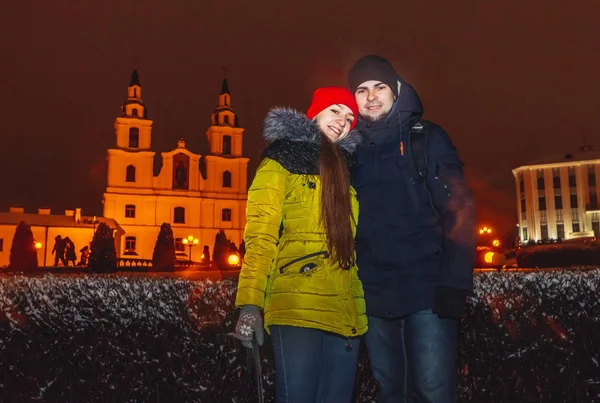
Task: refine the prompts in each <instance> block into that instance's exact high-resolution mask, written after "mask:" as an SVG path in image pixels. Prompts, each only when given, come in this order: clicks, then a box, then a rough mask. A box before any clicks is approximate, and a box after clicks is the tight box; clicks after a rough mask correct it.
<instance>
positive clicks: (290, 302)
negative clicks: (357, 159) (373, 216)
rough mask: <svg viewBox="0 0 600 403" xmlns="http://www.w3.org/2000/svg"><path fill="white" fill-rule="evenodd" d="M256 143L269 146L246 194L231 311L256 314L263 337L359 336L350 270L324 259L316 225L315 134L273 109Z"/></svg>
mask: <svg viewBox="0 0 600 403" xmlns="http://www.w3.org/2000/svg"><path fill="white" fill-rule="evenodd" d="M264 136H265V138H266V139H267V140H268V141H270V142H271V144H270V146H269V147H268V148H267V150H266V151H265V153H264V154H263V155H264V156H265V158H264V159H263V161H262V162H261V164H260V166H259V167H258V170H257V172H256V175H255V177H254V181H253V182H252V185H251V186H250V189H249V191H248V204H247V207H246V230H245V234H244V240H245V243H246V255H245V257H244V264H243V266H242V270H241V272H240V277H239V283H238V292H237V298H236V305H237V306H243V305H256V306H258V307H260V308H261V309H264V313H265V328H266V329H267V331H268V330H269V326H271V325H289V326H299V327H308V328H314V329H321V330H325V331H329V332H333V333H337V334H340V335H343V336H348V337H351V336H358V335H361V334H363V333H365V332H366V331H367V316H366V313H365V312H366V310H365V300H364V294H363V289H362V284H361V282H360V280H359V279H358V268H357V267H356V266H353V267H351V268H350V269H349V270H344V269H342V268H340V266H339V265H338V264H337V263H336V262H334V261H332V260H330V259H329V254H328V253H327V244H326V236H325V233H324V230H323V227H322V225H321V221H320V206H321V193H320V192H321V189H320V180H319V176H318V174H317V172H316V167H317V166H318V164H317V161H318V139H319V136H320V134H319V131H318V128H317V126H316V124H314V122H311V121H309V120H308V118H306V116H305V115H304V114H302V113H300V112H296V111H292V110H288V109H274V110H272V111H270V112H269V115H268V116H267V119H266V121H265V134H264ZM356 141H357V138H356V137H355V134H354V133H351V134H350V135H348V136H346V137H345V138H344V139H342V140H341V141H340V142H338V146H339V147H340V148H342V149H343V150H344V151H346V152H347V153H348V152H351V151H352V150H353V148H354V147H355V145H356ZM350 191H351V198H352V211H353V215H354V217H355V220H354V221H356V219H357V218H358V201H357V199H356V192H355V191H354V189H353V188H352V187H351V188H350ZM353 231H356V226H355V225H354V226H353Z"/></svg>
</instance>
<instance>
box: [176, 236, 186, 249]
mask: <svg viewBox="0 0 600 403" xmlns="http://www.w3.org/2000/svg"><path fill="white" fill-rule="evenodd" d="M175 251H177V252H185V244H184V243H183V238H175Z"/></svg>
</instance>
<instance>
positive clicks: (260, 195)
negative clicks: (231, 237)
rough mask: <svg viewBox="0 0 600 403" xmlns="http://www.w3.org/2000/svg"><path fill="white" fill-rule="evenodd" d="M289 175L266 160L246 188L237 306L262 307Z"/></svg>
mask: <svg viewBox="0 0 600 403" xmlns="http://www.w3.org/2000/svg"><path fill="white" fill-rule="evenodd" d="M288 175H289V172H288V171H287V170H286V169H285V168H283V167H282V166H281V165H280V164H279V163H278V162H276V161H274V160H272V159H269V158H265V159H264V160H263V161H262V162H261V164H260V166H259V167H258V169H257V170H256V175H255V176H254V180H253V181H252V185H251V186H250V189H248V203H247V205H246V229H245V231H244V241H245V243H246V255H245V256H244V263H243V266H242V270H241V271H240V276H239V281H238V291H237V296H236V301H235V305H236V306H238V307H239V306H243V305H256V306H258V307H259V308H260V309H263V307H264V301H265V289H266V287H267V280H268V279H269V272H270V270H271V266H272V265H273V260H274V259H275V257H276V253H277V244H278V241H279V228H280V226H281V220H282V216H283V214H282V210H283V201H284V199H285V194H286V180H287V177H288Z"/></svg>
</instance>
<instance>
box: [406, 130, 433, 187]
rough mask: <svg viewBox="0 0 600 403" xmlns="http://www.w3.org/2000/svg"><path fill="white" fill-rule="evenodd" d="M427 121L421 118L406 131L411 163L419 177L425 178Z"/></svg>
mask: <svg viewBox="0 0 600 403" xmlns="http://www.w3.org/2000/svg"><path fill="white" fill-rule="evenodd" d="M428 130H429V122H428V121H427V120H421V121H419V122H417V123H415V124H414V125H413V127H411V128H410V131H409V132H408V143H409V147H410V153H411V156H412V163H413V166H414V167H415V169H416V171H417V172H418V173H419V176H420V177H421V179H423V180H425V179H426V178H427V131H428Z"/></svg>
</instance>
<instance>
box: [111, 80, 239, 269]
mask: <svg viewBox="0 0 600 403" xmlns="http://www.w3.org/2000/svg"><path fill="white" fill-rule="evenodd" d="M152 123H153V122H152V120H150V119H149V117H148V110H147V108H146V106H145V105H144V102H143V101H142V87H141V84H140V79H139V75H138V71H137V69H134V71H133V73H132V77H131V82H130V83H129V86H128V88H127V98H126V100H125V102H124V103H123V105H122V108H121V116H119V117H117V118H116V120H115V137H116V144H115V147H114V148H111V149H109V150H108V181H107V187H106V191H105V193H104V199H103V204H104V214H103V215H104V217H107V218H112V219H114V220H115V221H116V222H118V223H119V225H120V227H121V228H122V229H123V231H124V235H123V236H122V237H121V240H120V242H119V244H118V245H115V246H116V247H117V253H118V255H119V256H121V257H136V258H142V259H151V258H152V252H153V250H154V244H155V242H156V238H157V235H158V232H159V229H160V226H161V224H162V223H165V222H166V223H169V224H170V225H171V227H172V228H173V235H174V238H175V245H176V250H177V251H178V256H184V257H186V258H189V257H187V253H188V252H189V249H188V247H187V246H186V245H184V244H183V239H185V238H188V237H189V236H192V237H194V238H196V239H198V243H197V244H198V246H199V247H194V248H192V249H194V250H193V251H192V260H199V258H200V254H201V251H202V246H203V245H208V246H209V247H210V249H211V251H212V247H213V244H214V240H215V235H216V234H217V232H218V231H219V230H220V229H223V230H225V234H226V235H227V237H228V238H229V239H230V240H231V241H233V242H235V243H236V245H238V246H239V244H240V242H241V241H242V237H243V231H244V227H245V224H246V223H245V218H246V217H245V210H246V200H247V196H248V192H247V167H248V158H244V157H242V150H243V137H244V129H243V128H241V127H239V122H238V116H237V115H236V113H235V112H234V111H233V109H232V108H231V95H230V92H229V85H228V82H227V79H224V80H223V84H222V88H221V93H220V94H219V96H218V105H217V108H216V109H215V111H214V112H213V113H212V115H211V125H210V127H209V128H208V130H207V131H206V136H207V137H208V142H209V144H210V152H209V153H208V154H204V155H201V154H196V153H193V152H192V151H190V150H188V149H187V148H186V144H185V141H184V140H183V139H180V140H179V141H178V143H177V147H176V148H175V149H173V150H171V151H167V152H162V153H161V157H162V167H161V169H160V172H159V173H158V175H155V172H154V165H155V163H154V160H155V157H157V155H156V153H155V152H154V151H152V147H151V146H152Z"/></svg>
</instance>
